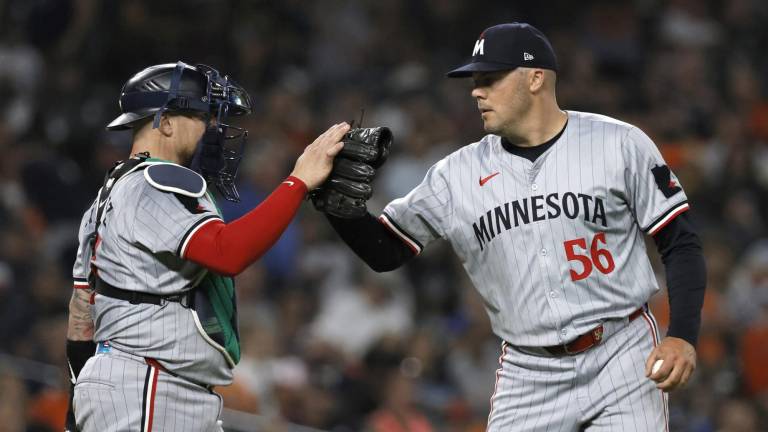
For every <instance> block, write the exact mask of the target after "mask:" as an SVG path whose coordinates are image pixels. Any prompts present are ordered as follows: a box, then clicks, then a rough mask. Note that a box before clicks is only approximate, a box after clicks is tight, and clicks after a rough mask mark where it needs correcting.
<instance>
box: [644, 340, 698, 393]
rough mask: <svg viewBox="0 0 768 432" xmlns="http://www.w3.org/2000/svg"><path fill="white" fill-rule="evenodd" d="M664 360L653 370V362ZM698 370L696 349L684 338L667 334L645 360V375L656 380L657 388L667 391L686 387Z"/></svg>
mask: <svg viewBox="0 0 768 432" xmlns="http://www.w3.org/2000/svg"><path fill="white" fill-rule="evenodd" d="M657 360H662V363H661V367H659V369H658V370H657V371H655V372H654V371H653V364H654V363H656V361H657ZM694 370H696V349H695V348H694V347H693V345H691V344H690V343H688V342H686V341H685V340H683V339H680V338H676V337H672V336H667V337H665V338H664V339H662V340H661V343H660V344H659V345H658V346H656V348H654V349H653V351H651V354H650V355H649V356H648V359H647V360H646V362H645V376H646V377H648V378H650V379H652V380H653V381H655V382H656V388H658V389H661V390H663V391H665V392H670V391H673V390H676V389H678V388H680V387H684V386H685V385H686V384H687V383H688V380H689V379H690V378H691V374H693V371H694Z"/></svg>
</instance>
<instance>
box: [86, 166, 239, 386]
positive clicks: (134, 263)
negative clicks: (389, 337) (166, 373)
mask: <svg viewBox="0 0 768 432" xmlns="http://www.w3.org/2000/svg"><path fill="white" fill-rule="evenodd" d="M190 202H191V203H192V205H190ZM103 213H104V214H103V217H102V223H101V226H100V227H99V236H98V240H97V243H96V244H97V246H96V256H95V258H93V259H92V257H91V249H90V246H89V242H88V237H89V234H91V233H92V232H93V231H94V228H95V223H96V221H95V219H96V202H94V203H93V204H92V205H91V207H90V208H89V209H88V210H87V211H86V212H85V214H84V215H83V219H82V221H81V224H80V232H79V241H80V245H79V247H78V252H77V259H76V260H75V265H74V268H73V277H74V280H75V287H78V286H87V283H88V282H87V279H88V276H89V274H90V272H91V265H93V266H95V268H96V269H97V271H98V275H99V277H100V278H101V279H103V280H104V281H105V282H107V283H109V284H110V285H112V286H115V287H117V288H122V289H125V290H132V291H140V292H145V293H151V294H162V295H168V294H176V293H181V292H184V291H187V290H189V289H191V288H192V287H194V286H196V285H197V283H198V282H199V281H200V280H201V279H202V278H203V277H204V276H205V272H206V271H207V270H206V269H205V268H204V267H202V266H200V265H198V264H195V263H193V262H191V261H188V260H185V259H183V258H182V256H183V252H184V249H185V247H186V245H187V242H188V240H189V238H190V237H191V236H192V234H193V233H194V232H195V231H196V228H199V227H201V226H202V225H203V224H204V223H207V222H208V221H211V220H220V219H221V218H220V217H219V214H218V211H217V209H216V206H215V204H214V203H213V201H212V200H211V198H210V197H209V196H208V195H204V196H203V197H201V198H199V199H197V200H195V199H191V201H189V200H187V203H186V205H185V204H184V203H182V201H181V200H180V199H179V197H178V196H177V195H176V194H174V193H171V192H164V191H161V190H159V189H156V188H155V187H153V186H152V185H150V183H149V182H148V181H147V179H145V176H144V175H143V171H135V172H132V173H129V174H126V175H124V176H123V177H122V178H120V179H119V180H118V181H117V183H116V184H115V185H114V188H113V189H112V192H111V193H110V195H109V197H108V200H107V202H106V203H105V208H104V211H103ZM93 303H94V304H93V307H92V312H93V316H94V323H95V334H94V340H95V341H109V342H110V344H111V345H112V347H113V348H115V349H119V350H122V351H126V352H129V353H132V354H135V355H138V356H141V357H151V358H154V359H157V360H158V361H160V362H161V363H162V364H163V366H165V367H166V368H167V369H168V370H170V371H172V372H174V373H176V374H178V375H180V376H182V377H184V378H187V379H190V380H192V381H195V382H198V383H201V384H210V385H223V384H228V383H229V382H231V379H232V370H231V369H230V368H229V367H228V365H227V362H226V360H225V358H224V356H223V355H222V354H221V353H220V352H219V351H217V350H216V349H215V348H214V347H213V346H211V345H210V344H209V343H208V342H206V341H205V340H204V339H203V337H202V336H201V335H200V333H199V332H198V330H197V328H196V324H195V321H194V318H193V314H192V312H191V311H190V309H188V308H186V307H184V306H182V305H180V304H179V303H178V302H164V303H163V304H162V305H159V306H158V305H153V304H131V303H130V302H127V301H124V300H119V299H114V298H111V297H106V296H103V295H99V294H97V295H96V296H95V297H94V302H93Z"/></svg>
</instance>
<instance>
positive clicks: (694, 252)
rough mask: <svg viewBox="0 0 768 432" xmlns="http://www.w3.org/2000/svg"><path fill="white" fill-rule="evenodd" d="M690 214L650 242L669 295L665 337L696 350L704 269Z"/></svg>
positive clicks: (660, 232)
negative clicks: (679, 339)
mask: <svg viewBox="0 0 768 432" xmlns="http://www.w3.org/2000/svg"><path fill="white" fill-rule="evenodd" d="M689 213H690V212H685V213H683V214H681V215H679V216H678V217H676V218H675V219H673V220H672V221H671V222H670V223H669V224H668V225H667V226H665V227H664V228H663V229H662V230H661V231H659V232H658V233H656V235H655V236H654V237H653V240H654V241H655V242H656V247H657V249H658V250H659V253H660V254H661V261H662V262H663V263H664V269H665V273H666V277H667V291H668V292H669V315H670V317H669V329H668V330H667V336H673V337H678V338H681V339H684V340H686V341H688V342H689V343H690V344H691V345H693V346H696V342H697V341H698V338H699V327H700V325H701V307H702V305H703V304H704V289H705V287H706V284H707V269H706V264H705V262H704V253H703V251H702V248H701V240H700V239H699V236H698V235H697V234H696V231H695V229H694V227H693V224H692V223H691V219H690V215H689Z"/></svg>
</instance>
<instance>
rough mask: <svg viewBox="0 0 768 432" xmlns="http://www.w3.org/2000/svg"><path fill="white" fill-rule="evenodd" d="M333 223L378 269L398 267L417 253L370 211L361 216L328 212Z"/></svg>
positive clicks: (368, 261)
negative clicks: (348, 216) (337, 214)
mask: <svg viewBox="0 0 768 432" xmlns="http://www.w3.org/2000/svg"><path fill="white" fill-rule="evenodd" d="M326 216H327V217H328V221H329V222H330V223H331V226H332V227H333V229H334V230H336V232H337V233H338V234H339V236H340V237H341V239H342V240H344V243H346V244H347V245H348V246H349V247H350V248H351V249H352V251H353V252H355V254H357V256H359V257H360V259H362V260H363V261H365V263H366V264H368V266H369V267H370V268H371V269H373V270H374V271H377V272H387V271H392V270H395V269H396V268H398V267H400V266H401V265H403V264H405V263H406V262H408V261H409V260H411V258H413V257H414V256H416V253H415V252H414V251H413V250H411V249H410V248H409V247H408V246H407V245H406V244H405V243H403V241H402V240H400V238H399V237H397V236H396V235H394V234H393V233H392V232H391V231H390V230H389V229H388V228H387V227H386V226H385V225H384V224H383V223H381V222H380V221H379V220H378V219H376V218H375V217H373V215H371V214H370V213H366V214H365V216H363V217H361V218H357V219H342V218H338V217H336V216H333V215H330V214H326Z"/></svg>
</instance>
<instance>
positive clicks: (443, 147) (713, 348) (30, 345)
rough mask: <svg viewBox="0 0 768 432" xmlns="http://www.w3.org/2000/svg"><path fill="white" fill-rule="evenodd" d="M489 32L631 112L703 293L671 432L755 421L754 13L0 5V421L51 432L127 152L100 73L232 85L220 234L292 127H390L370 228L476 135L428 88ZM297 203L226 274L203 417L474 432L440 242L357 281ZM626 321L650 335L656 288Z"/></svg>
mask: <svg viewBox="0 0 768 432" xmlns="http://www.w3.org/2000/svg"><path fill="white" fill-rule="evenodd" d="M180 7H183V8H185V10H186V12H187V13H186V14H185V15H184V17H183V19H182V18H180V16H179V14H178V11H179V8H180ZM505 21H529V22H532V23H533V24H535V25H537V26H540V27H541V28H542V29H544V30H546V32H547V33H548V34H551V35H552V39H553V42H554V45H555V46H557V47H559V48H560V51H559V52H558V53H557V54H558V62H559V63H560V64H561V65H563V67H562V70H563V73H562V74H560V75H559V76H558V81H559V94H558V96H559V102H560V103H561V105H562V106H563V107H565V109H569V110H582V111H595V112H605V113H607V114H609V115H613V116H616V117H618V118H626V119H631V122H633V123H635V124H637V125H638V126H641V127H642V128H643V129H645V130H647V131H649V134H650V135H652V137H653V138H654V140H655V141H656V142H658V143H659V146H660V150H661V151H662V152H663V154H664V156H665V158H667V161H668V162H669V163H670V165H671V167H672V168H673V170H675V172H676V174H677V175H678V177H679V178H680V180H681V183H683V185H684V186H685V188H686V192H687V193H688V196H689V199H690V202H691V208H692V209H693V215H694V217H695V219H696V221H697V222H698V224H699V227H700V231H701V238H702V239H703V240H704V242H705V245H704V250H705V253H706V257H707V264H708V266H707V267H708V292H707V295H706V298H705V304H704V311H703V312H704V313H703V321H702V331H701V337H700V340H699V346H698V355H699V363H698V370H697V371H696V373H695V375H694V379H693V381H692V382H691V383H690V385H689V388H687V389H683V390H681V391H679V392H676V393H674V394H673V395H672V397H671V405H670V414H671V416H670V421H671V430H682V431H696V432H709V431H723V432H739V431H755V430H757V431H762V430H767V428H766V427H765V425H766V424H768V417H766V413H768V375H766V372H765V370H766V368H765V362H766V358H768V353H766V351H765V350H766V348H765V347H766V346H768V317H767V315H768V312H766V311H767V310H768V309H767V308H768V285H767V283H768V282H767V281H768V270H767V269H768V246H767V244H768V243H766V242H768V240H766V235H768V226H767V225H766V222H767V221H768V97H767V96H768V80H766V77H768V58H766V56H765V55H764V53H765V52H766V49H768V27H767V26H766V25H765V24H766V22H768V3H767V2H765V1H760V0H729V1H720V2H715V1H708V2H702V1H696V0H667V1H664V2H654V1H637V2H610V1H597V0H595V1H587V2H579V3H573V2H562V1H561V2H554V3H552V4H550V3H547V4H546V5H544V4H539V3H535V2H534V3H530V2H529V3H521V2H515V3H514V4H512V3H510V2H505V1H499V0H492V1H490V2H487V3H484V4H483V7H477V6H476V5H475V4H472V3H467V2H457V1H447V0H417V1H407V0H392V1H386V2H354V1H348V0H320V1H316V2H310V3H308V2H302V1H299V0H285V1H282V2H264V1H261V2H244V1H242V0H228V1H210V0H190V1H189V2H185V3H183V4H182V3H181V2H177V1H170V2H153V1H149V0H135V1H130V2H99V1H96V0H61V1H54V0H37V1H32V2H29V1H24V0H9V1H6V2H2V1H0V152H1V154H2V157H1V158H0V222H2V223H0V341H2V342H1V343H0V389H2V391H1V392H0V393H1V394H0V419H2V421H3V425H2V427H0V429H2V430H10V431H15V430H19V431H25V430H41V431H43V430H45V431H47V430H60V427H58V426H57V424H56V422H55V421H54V418H58V416H59V413H58V411H57V410H60V409H61V402H62V401H61V400H60V396H61V393H60V392H61V390H62V389H64V388H65V387H63V386H64V385H65V384H66V381H65V379H66V371H65V370H64V368H63V367H62V366H63V364H64V363H63V353H62V352H61V351H62V349H63V346H64V343H63V340H64V339H63V333H62V332H63V327H62V322H63V321H62V320H63V317H64V313H65V311H66V304H67V301H68V298H69V295H70V294H71V289H70V288H71V281H69V274H70V272H71V268H72V263H73V260H74V255H73V254H74V250H73V248H74V246H75V245H76V235H77V229H78V222H79V221H78V220H77V219H78V218H79V216H80V214H81V212H82V211H83V210H84V208H85V207H86V206H87V204H88V203H87V202H86V201H87V200H88V199H89V197H92V196H93V194H94V193H95V190H96V188H97V187H99V185H100V184H101V182H102V179H103V176H104V173H105V172H106V170H108V169H109V168H111V167H112V166H113V163H114V162H115V161H116V160H117V159H121V158H124V157H125V156H126V154H127V151H128V144H129V137H130V132H129V133H127V134H109V135H106V134H105V133H104V125H105V123H106V121H107V120H108V119H109V118H111V117H112V116H113V114H115V113H116V111H117V110H118V107H117V104H116V101H117V98H118V95H119V91H120V87H121V85H122V84H123V80H124V79H125V77H126V76H128V75H129V74H131V73H133V72H136V71H138V70H140V69H141V68H142V67H144V66H146V65H148V64H154V63H162V62H175V61H177V60H184V61H188V62H192V63H197V62H202V63H209V64H217V65H221V67H222V68H223V69H225V70H232V71H237V73H236V74H235V76H238V77H242V84H244V85H245V86H246V87H247V88H248V90H249V92H250V93H251V95H252V96H253V98H254V106H255V113H254V115H252V116H250V117H248V118H246V119H245V121H244V124H242V126H245V127H246V128H248V129H249V131H250V137H249V138H250V141H249V143H248V145H247V148H246V153H245V156H246V159H245V161H244V162H243V164H242V165H241V170H242V172H241V175H240V177H239V181H240V184H241V188H240V190H241V192H242V198H243V200H242V202H241V203H240V204H239V205H231V204H229V203H223V204H224V205H223V206H222V211H223V213H224V217H225V218H226V219H227V220H231V219H233V218H236V217H238V216H239V215H241V214H243V213H244V212H245V211H247V210H248V209H250V208H252V207H254V206H256V205H258V204H259V202H260V201H261V200H263V198H264V197H265V195H266V194H267V193H269V191H271V190H272V189H273V188H274V186H275V185H277V184H278V183H279V182H280V181H281V180H282V178H283V177H284V176H285V175H286V174H287V173H288V172H290V169H291V168H292V167H291V166H289V164H290V161H292V160H294V158H295V156H296V154H298V153H299V152H300V151H302V149H303V148H304V146H306V145H307V144H309V140H310V139H311V138H312V137H313V136H314V134H315V133H317V132H319V131H322V130H324V129H325V127H326V126H327V125H328V124H329V123H336V122H338V121H342V120H346V121H350V120H352V119H355V120H357V119H358V118H359V115H360V110H361V109H365V113H366V114H365V117H364V123H363V125H364V126H372V125H379V124H380V125H386V126H389V127H391V128H392V130H393V132H394V136H395V141H394V145H393V147H392V154H391V158H390V160H389V162H388V163H387V164H386V165H385V166H383V167H382V168H381V169H380V171H379V173H378V176H377V179H376V182H375V183H374V190H375V193H374V198H373V199H372V200H371V201H370V202H369V210H370V211H371V212H372V213H373V214H374V215H377V214H378V212H379V211H380V210H381V208H383V207H384V205H386V203H387V202H388V201H389V200H391V199H393V198H397V197H399V196H401V195H402V194H403V193H404V191H408V190H410V188H411V187H412V186H414V185H415V184H416V183H418V182H420V181H421V179H422V178H423V176H424V174H425V171H426V169H427V168H428V167H429V166H430V165H431V164H432V163H433V162H434V161H435V160H437V159H438V158H440V157H441V156H443V155H445V154H447V153H449V152H451V151H453V150H454V149H457V148H459V147H460V146H463V145H466V144H468V143H469V142H470V141H472V140H476V138H477V137H478V136H480V135H482V129H481V122H480V121H479V118H478V115H477V112H476V109H475V106H474V104H473V103H472V99H471V96H470V91H471V83H470V82H454V81H451V82H449V81H448V80H445V79H443V74H444V73H445V72H446V71H447V70H449V69H450V68H451V67H453V66H455V65H457V64H458V63H460V62H461V61H462V60H463V59H464V58H465V57H467V56H469V54H470V53H471V50H472V42H473V41H474V38H475V37H476V36H477V32H478V31H479V30H480V29H482V28H486V27H488V26H490V25H493V24H497V23H500V22H505ZM305 207H306V208H305V209H304V210H302V212H301V213H300V216H299V218H298V219H297V220H296V221H295V222H294V223H293V224H292V225H291V227H290V228H289V230H288V231H287V232H286V234H285V235H284V236H283V238H281V240H280V241H279V242H278V244H277V245H276V247H275V248H273V249H272V250H271V251H270V253H269V254H268V255H267V256H266V257H265V259H264V260H262V261H261V262H259V263H258V264H257V265H254V266H253V267H252V268H250V269H249V270H248V271H247V272H245V273H244V274H242V275H240V277H238V280H237V283H238V296H239V297H240V307H241V310H240V317H241V336H242V341H243V361H242V363H241V365H239V366H238V368H237V369H236V381H235V385H234V386H232V387H231V388H227V389H221V391H222V392H223V393H224V394H225V401H226V406H227V407H228V408H236V409H238V410H241V411H246V412H252V413H258V414H259V415H261V416H263V418H264V419H265V421H264V422H263V425H264V429H265V430H272V431H280V432H282V431H285V432H292V431H293V429H291V425H290V422H293V423H299V424H303V425H307V426H310V425H311V426H313V427H316V428H319V429H321V430H334V431H344V432H346V431H357V430H363V429H365V428H368V429H370V430H377V431H378V430H384V431H389V430H399V428H400V429H401V428H402V427H403V424H401V423H399V422H393V419H394V418H396V416H404V417H403V418H405V419H406V423H409V425H410V427H411V430H444V431H447V432H467V431H475V430H477V431H482V430H484V428H485V421H486V419H487V414H488V413H487V410H488V408H489V402H488V401H489V398H490V395H491V392H492V391H493V389H492V388H493V384H494V371H495V370H496V368H497V367H498V355H499V351H500V350H499V345H498V342H499V341H498V339H497V338H496V336H494V335H493V333H492V332H491V331H490V328H489V325H488V322H487V316H486V314H485V311H484V310H483V305H482V302H481V301H480V300H478V297H477V295H476V293H475V292H474V288H472V287H471V285H470V284H469V283H468V282H467V280H466V277H465V276H464V270H463V269H462V268H461V267H460V265H459V264H458V263H457V261H456V259H455V258H454V257H453V254H452V253H451V252H450V248H448V247H446V246H447V245H445V244H437V245H435V246H433V247H430V248H429V249H427V250H425V251H424V252H423V254H422V256H421V257H420V258H419V259H418V260H415V261H413V262H412V263H410V264H408V265H407V266H406V267H405V268H404V269H403V271H402V272H401V273H398V274H383V275H376V274H373V273H369V272H367V271H358V268H359V266H360V265H361V264H360V262H359V260H358V258H357V257H355V256H354V255H353V254H352V253H350V252H349V250H348V249H347V248H346V247H345V246H344V245H342V244H340V243H339V241H338V239H337V238H336V236H335V234H334V233H333V232H332V230H331V229H330V228H329V225H328V223H327V221H326V220H325V218H324V217H323V216H322V215H320V214H317V213H316V212H314V211H313V210H312V209H311V208H310V207H311V206H309V205H307V206H305ZM649 245H650V247H649V250H650V251H651V254H652V255H653V254H655V252H654V250H655V248H654V247H653V245H652V242H649ZM654 265H655V266H656V272H657V275H658V277H659V279H660V280H661V282H662V284H661V286H662V287H663V286H664V284H663V270H662V269H661V268H660V262H659V260H658V259H656V260H655V261H654ZM363 275H364V276H363ZM651 307H652V309H653V310H654V312H656V313H657V317H658V318H659V321H660V324H661V325H662V327H663V326H665V325H666V323H667V318H668V305H667V297H666V295H665V290H664V289H663V288H662V291H661V292H660V294H659V295H657V296H655V297H654V298H653V299H652V305H651ZM5 358H8V359H12V360H9V361H7V362H6V361H4V360H2V359H5ZM29 361H39V362H43V363H34V364H35V365H36V366H33V367H31V366H29V364H28V363H27V362H29ZM41 364H51V365H55V366H56V367H57V368H60V372H59V373H56V372H55V370H56V369H54V372H51V369H50V368H45V367H44V366H40V365H41ZM10 365H13V366H10ZM23 365H26V366H23ZM7 395H13V397H7ZM19 413H26V414H27V415H26V416H25V415H20V414H19ZM225 427H228V428H232V429H233V430H237V429H238V427H239V428H240V429H242V430H248V429H252V428H253V427H254V426H253V424H250V423H246V424H245V425H237V424H230V425H227V424H226V423H225Z"/></svg>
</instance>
